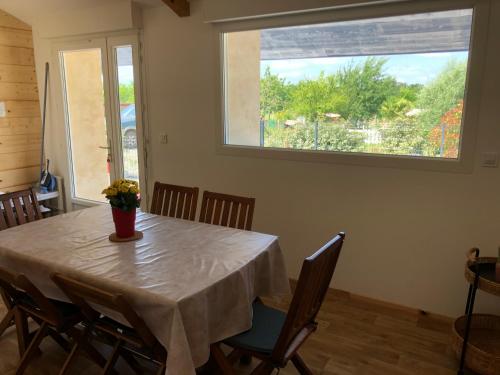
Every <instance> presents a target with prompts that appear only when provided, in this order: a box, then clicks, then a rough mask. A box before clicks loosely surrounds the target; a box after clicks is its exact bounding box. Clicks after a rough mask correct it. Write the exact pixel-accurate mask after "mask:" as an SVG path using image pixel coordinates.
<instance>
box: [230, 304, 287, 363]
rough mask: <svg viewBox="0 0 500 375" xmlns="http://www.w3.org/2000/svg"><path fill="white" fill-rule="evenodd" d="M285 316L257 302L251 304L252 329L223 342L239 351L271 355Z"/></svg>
mask: <svg viewBox="0 0 500 375" xmlns="http://www.w3.org/2000/svg"><path fill="white" fill-rule="evenodd" d="M285 319H286V314H285V313H284V312H282V311H279V310H276V309H273V308H271V307H268V306H266V305H264V304H262V303H261V302H259V301H256V302H254V303H253V319H252V328H251V329H249V330H248V331H246V332H243V333H240V334H238V335H236V336H233V337H230V338H228V339H226V340H224V343H225V344H227V345H229V346H232V347H237V348H241V349H246V350H250V351H254V352H259V353H263V354H271V352H272V351H273V349H274V347H275V345H276V342H277V341H278V337H279V335H280V333H281V330H282V328H283V325H284V324H285Z"/></svg>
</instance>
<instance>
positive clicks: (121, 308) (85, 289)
mask: <svg viewBox="0 0 500 375" xmlns="http://www.w3.org/2000/svg"><path fill="white" fill-rule="evenodd" d="M51 278H52V280H53V281H54V282H55V283H56V284H57V286H59V288H61V290H62V291H63V292H64V293H65V294H66V295H67V296H68V298H69V299H70V300H71V302H73V303H74V304H75V305H77V306H78V307H79V308H80V310H81V312H82V314H83V315H84V316H85V318H86V319H87V320H89V321H90V322H94V321H96V320H97V319H98V318H99V317H100V315H101V314H100V313H99V312H97V311H96V310H95V309H94V308H93V307H92V306H91V304H93V305H98V306H102V307H105V308H107V309H110V310H113V311H115V312H118V313H119V314H121V315H122V316H123V317H124V318H125V320H126V321H127V322H128V323H129V324H130V326H131V327H132V328H133V329H134V330H135V332H136V333H137V335H139V337H140V338H141V339H142V341H144V343H146V345H148V346H150V347H155V346H157V345H158V344H159V342H158V340H157V339H156V337H155V336H154V335H153V333H152V332H151V331H150V329H149V328H148V326H147V325H146V323H145V322H144V321H143V320H142V318H141V317H140V316H139V315H137V313H136V312H135V311H134V309H133V308H132V306H131V305H130V303H129V302H128V301H127V299H126V298H125V297H124V296H123V295H122V294H117V293H114V292H111V291H109V290H104V289H101V288H98V287H96V286H93V285H89V284H86V283H83V282H81V281H78V280H75V279H72V278H69V277H67V276H65V275H61V274H58V273H55V274H52V275H51Z"/></svg>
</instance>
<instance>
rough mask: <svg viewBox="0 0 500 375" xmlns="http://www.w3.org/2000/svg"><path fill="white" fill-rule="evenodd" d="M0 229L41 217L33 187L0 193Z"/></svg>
mask: <svg viewBox="0 0 500 375" xmlns="http://www.w3.org/2000/svg"><path fill="white" fill-rule="evenodd" d="M0 203H1V205H0V230H2V229H7V228H10V227H15V226H17V225H21V224H25V223H28V222H31V221H35V220H40V219H42V212H41V211H40V206H39V205H38V200H37V199H36V194H35V193H34V192H33V189H31V188H30V189H26V190H21V191H15V192H12V193H6V194H1V195H0Z"/></svg>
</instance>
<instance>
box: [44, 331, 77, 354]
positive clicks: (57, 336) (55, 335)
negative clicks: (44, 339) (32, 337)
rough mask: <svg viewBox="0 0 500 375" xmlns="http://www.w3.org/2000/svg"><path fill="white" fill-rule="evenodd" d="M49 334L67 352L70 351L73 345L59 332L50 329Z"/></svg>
mask: <svg viewBox="0 0 500 375" xmlns="http://www.w3.org/2000/svg"><path fill="white" fill-rule="evenodd" d="M49 336H50V338H51V339H52V340H54V341H55V342H56V343H57V344H58V345H59V346H60V347H61V348H62V349H63V350H64V351H65V352H69V351H70V350H71V349H72V347H71V344H70V343H69V342H68V340H66V339H65V338H64V337H62V336H61V334H60V333H59V332H56V331H54V330H53V329H49Z"/></svg>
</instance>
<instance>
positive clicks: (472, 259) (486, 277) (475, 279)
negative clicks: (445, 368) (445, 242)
mask: <svg viewBox="0 0 500 375" xmlns="http://www.w3.org/2000/svg"><path fill="white" fill-rule="evenodd" d="M496 262H497V258H480V257H479V249H472V250H470V251H469V253H468V260H467V263H466V266H465V278H466V280H467V281H468V282H469V284H470V285H469V293H468V295H467V303H466V306H465V317H461V318H459V319H457V321H456V322H458V321H459V320H462V322H463V319H464V318H465V329H464V331H463V344H462V348H461V351H460V352H461V354H460V367H459V369H458V375H463V374H464V367H465V362H466V355H467V349H468V344H469V342H470V333H471V325H472V324H471V323H472V320H473V318H474V314H473V312H474V303H475V300H476V292H477V290H478V289H480V290H482V291H484V292H486V293H489V294H492V295H496V296H499V297H500V282H499V281H497V279H496V275H495V268H496ZM476 318H479V319H487V320H489V321H488V322H498V321H499V319H500V317H497V316H495V315H484V314H483V315H480V316H479V315H476ZM454 333H455V334H456V333H457V330H456V329H455V331H454ZM499 334H500V331H499V330H491V334H490V332H488V336H489V337H484V335H483V337H482V338H481V339H482V340H484V341H483V343H487V345H484V347H481V348H477V347H474V348H473V349H474V350H473V351H472V350H471V353H470V354H471V355H473V356H475V355H477V356H479V355H481V357H482V358H481V359H480V360H479V359H476V358H475V357H472V361H476V363H475V366H474V367H482V368H471V369H472V370H475V371H478V372H479V371H482V370H484V371H482V372H479V373H480V374H491V373H492V372H491V371H494V373H495V374H498V373H500V368H498V369H497V366H499V365H500V358H499V357H498V354H495V353H494V352H493V351H491V352H490V351H489V350H491V348H492V343H494V342H496V341H498V340H500V336H499ZM493 345H494V346H497V345H496V344H493ZM497 347H498V346H497ZM469 349H471V348H469ZM495 352H497V351H496V350H495ZM485 358H486V359H488V360H489V361H488V360H485ZM469 359H470V357H469ZM488 362H490V363H489V365H487V363H488ZM492 366H494V368H495V369H494V370H493V369H492ZM471 367H473V366H471ZM497 371H498V372H497Z"/></svg>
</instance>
